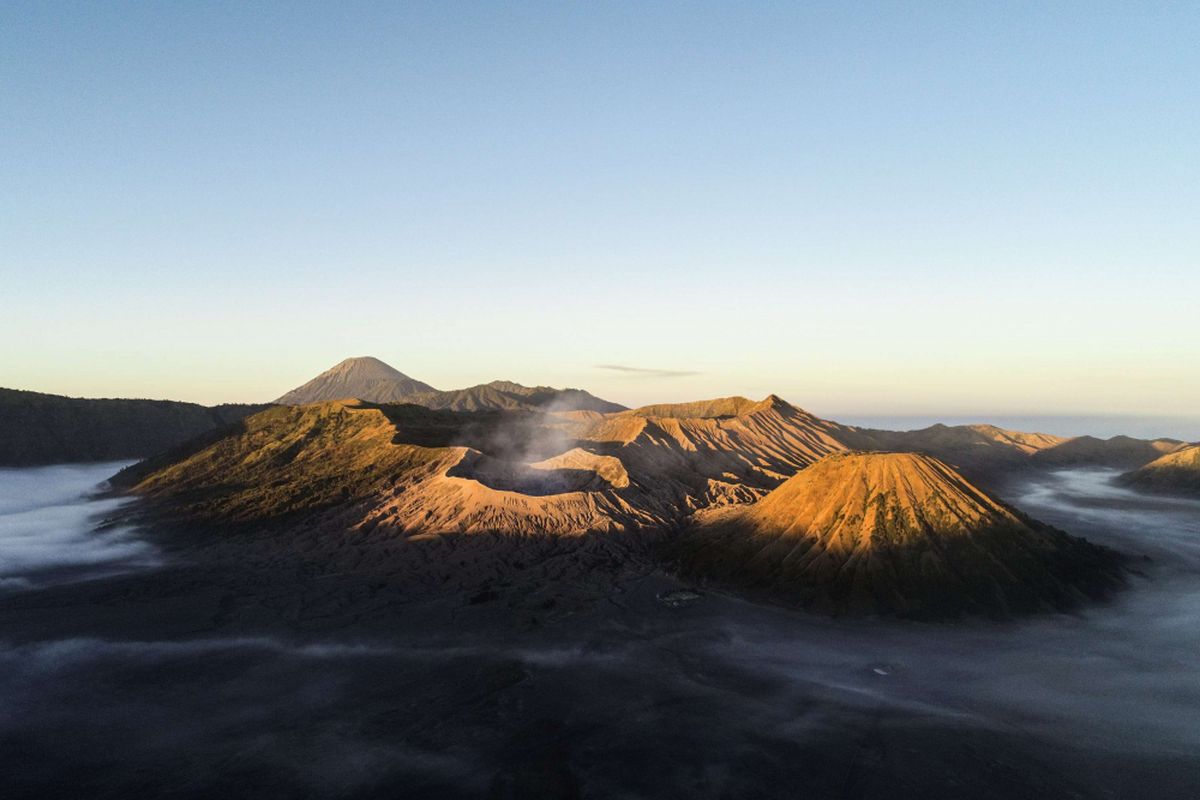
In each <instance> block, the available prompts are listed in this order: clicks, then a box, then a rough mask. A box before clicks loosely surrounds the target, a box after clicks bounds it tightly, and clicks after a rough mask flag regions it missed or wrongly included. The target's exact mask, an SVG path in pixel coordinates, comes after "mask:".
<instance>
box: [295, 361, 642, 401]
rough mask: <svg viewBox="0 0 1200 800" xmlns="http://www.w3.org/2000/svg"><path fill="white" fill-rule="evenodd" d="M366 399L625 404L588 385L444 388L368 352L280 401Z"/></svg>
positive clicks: (500, 384) (505, 384) (504, 384)
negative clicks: (593, 391) (585, 388)
mask: <svg viewBox="0 0 1200 800" xmlns="http://www.w3.org/2000/svg"><path fill="white" fill-rule="evenodd" d="M349 399H357V400H366V401H367V402H370V403H413V404H415V405H419V406H425V407H427V408H438V409H446V410H448V411H489V410H490V411H498V410H499V411H544V410H555V411H599V412H601V413H608V412H611V411H622V410H624V408H625V406H622V405H619V404H617V403H610V402H608V401H607V400H601V399H600V398H599V397H596V396H594V395H592V394H589V393H588V392H585V391H583V390H582V389H554V388H551V387H549V386H532V387H531V386H522V385H521V384H519V383H513V382H512V381H492V382H491V383H483V384H480V385H478V386H471V387H468V388H466V389H453V390H450V391H440V390H438V389H435V388H433V387H432V386H430V385H429V384H427V383H424V382H422V381H419V380H416V379H414V378H410V377H408V376H407V375H405V374H404V373H403V372H400V371H399V370H397V369H395V368H393V367H391V366H389V365H387V364H385V363H384V362H382V361H380V360H379V359H377V358H372V357H370V356H363V357H358V358H347V359H346V360H345V361H343V362H341V363H340V364H337V365H335V366H333V367H330V368H329V369H327V370H325V371H324V372H322V373H321V374H320V375H318V376H317V377H315V378H313V379H312V380H311V381H309V382H308V383H305V384H304V385H303V386H298V387H297V388H295V389H293V390H292V391H290V392H288V393H287V394H285V395H283V397H280V398H279V399H278V400H276V401H275V402H276V403H279V404H281V405H292V406H298V405H306V404H308V403H320V402H324V401H326V400H349Z"/></svg>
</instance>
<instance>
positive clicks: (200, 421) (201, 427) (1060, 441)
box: [0, 357, 1190, 494]
mask: <svg viewBox="0 0 1200 800" xmlns="http://www.w3.org/2000/svg"><path fill="white" fill-rule="evenodd" d="M345 400H360V401H366V402H367V403H374V404H379V405H393V404H411V405H416V406H424V407H426V408H430V409H435V410H439V411H447V412H467V413H475V414H486V413H498V412H526V413H531V412H532V413H554V414H558V415H560V416H562V415H566V417H571V415H575V416H574V417H572V424H576V423H578V422H580V420H586V421H587V422H588V424H590V425H592V426H593V427H594V428H595V431H598V432H600V433H596V435H602V436H610V437H613V439H614V440H618V441H633V440H636V439H638V437H645V438H648V439H650V440H655V441H659V440H661V441H664V442H675V444H676V448H675V449H674V450H672V451H671V452H670V454H669V455H667V454H666V453H665V452H664V451H662V450H661V448H656V449H655V450H654V451H653V452H655V453H657V454H658V455H657V456H656V457H657V458H660V459H667V461H668V462H672V463H674V462H679V461H689V460H690V461H691V463H692V465H693V466H696V465H699V464H701V462H704V461H705V459H704V458H701V457H700V455H698V454H700V453H704V452H706V451H710V450H711V451H713V452H714V453H715V454H714V455H712V456H711V457H710V458H709V461H708V462H707V463H709V464H715V463H720V464H722V465H723V466H722V467H721V469H719V470H718V469H713V468H710V467H709V466H705V467H704V468H703V469H700V470H699V472H700V474H703V475H704V476H705V477H704V480H705V481H711V483H706V484H705V491H707V492H717V493H720V492H723V491H727V489H725V488H722V487H723V486H724V483H725V481H726V478H725V477H723V476H724V475H725V474H726V473H727V474H730V475H735V476H737V480H736V481H735V485H736V486H737V488H736V489H729V490H728V491H732V492H733V493H734V494H739V493H744V492H745V491H746V487H747V486H751V487H758V488H770V487H771V486H773V485H774V483H773V482H777V481H778V480H781V479H782V478H785V477H787V476H789V475H791V474H793V473H794V472H795V471H796V470H798V469H800V468H802V467H804V466H806V465H807V464H808V463H811V462H812V461H813V460H815V459H816V458H819V457H820V456H822V455H825V454H826V453H829V452H837V451H843V450H874V451H886V452H917V453H924V454H927V455H930V456H933V457H935V458H938V459H940V460H942V461H944V462H946V463H947V464H950V465H953V466H954V468H955V469H958V470H960V471H961V472H962V473H963V474H964V475H965V476H967V477H968V478H969V479H971V480H973V481H976V482H978V483H980V484H981V485H985V486H994V485H998V484H1000V483H1001V482H1003V481H1004V480H1006V479H1007V478H1008V477H1009V476H1011V475H1013V474H1014V473H1015V472H1020V471H1024V470H1030V469H1038V468H1062V467H1106V468H1115V469H1121V470H1126V471H1128V470H1137V469H1139V468H1141V467H1144V466H1146V465H1148V464H1149V463H1150V462H1152V461H1154V460H1155V459H1158V458H1160V457H1162V456H1167V455H1170V454H1172V453H1175V452H1177V451H1179V450H1181V449H1183V448H1186V447H1187V446H1188V445H1187V444H1186V443H1185V442H1180V441H1177V440H1173V439H1154V440H1144V439H1134V438H1131V437H1127V436H1114V437H1112V438H1110V439H1097V438H1094V437H1091V436H1079V437H1070V438H1069V437H1061V436H1051V435H1048V434H1041V433H1025V432H1021V431H1013V430H1007V429H1004V428H999V427H996V426H993V425H955V426H949V425H940V424H939V425H931V426H929V427H927V428H923V429H920V430H913V431H888V430H875V429H870V428H861V427H855V426H851V425H843V424H840V423H837V422H833V421H830V420H823V419H820V418H818V417H815V416H813V415H812V414H809V413H808V412H805V411H802V410H800V409H797V408H795V407H794V406H791V405H790V404H788V403H786V402H785V401H783V400H781V399H780V398H778V397H776V396H774V395H772V396H770V397H768V398H766V399H764V400H762V401H757V402H756V401H751V400H747V399H745V398H737V397H733V398H720V399H716V400H706V401H699V402H694V403H676V404H665V405H652V406H645V407H643V408H639V409H634V410H628V409H626V408H625V407H624V406H621V405H619V404H617V403H612V402H609V401H607V400H604V399H601V398H599V397H596V396H595V395H592V394H590V393H588V392H586V391H584V390H582V389H555V388H552V387H548V386H535V387H528V386H522V385H521V384H518V383H513V382H510V381H493V382H491V383H486V384H480V385H478V386H472V387H469V388H466V389H456V390H448V391H443V390H439V389H436V388H434V387H432V386H430V385H429V384H428V383H425V382H423V381H420V380H417V379H415V378H412V377H409V376H408V375H406V374H404V373H403V372H400V371H399V370H397V369H395V368H394V367H392V366H390V365H388V364H386V363H384V362H383V361H380V360H379V359H377V358H372V357H359V358H349V359H346V360H345V361H342V362H341V363H339V364H337V365H336V366H334V367H332V368H330V369H328V370H326V371H325V372H323V373H321V374H320V375H318V376H316V377H315V378H313V379H312V380H310V381H308V382H306V383H305V384H303V385H301V386H299V387H297V388H295V389H293V390H292V391H290V392H288V393H286V394H284V395H283V396H282V397H280V398H279V399H278V400H277V401H276V402H277V404H280V405H289V406H291V405H308V404H314V403H327V402H331V401H345ZM266 407H267V406H266V405H264V404H259V405H223V406H214V407H205V406H199V405H196V404H193V403H179V402H173V401H162V400H88V399H79V398H67V397H59V396H55V395H45V394H38V393H35V392H21V391H15V390H0V465H10V466H12V465H29V464H46V463H55V462H68V461H95V460H109V459H119V458H140V457H145V456H150V455H154V454H156V453H160V452H162V451H164V450H166V449H169V448H172V447H175V446H177V445H180V444H182V443H184V442H186V441H188V440H189V439H191V438H192V437H195V436H197V435H199V434H202V433H205V432H208V431H212V430H214V429H216V428H219V427H221V426H224V425H229V424H231V423H234V422H237V421H239V420H240V419H242V418H243V417H245V416H246V415H248V414H251V413H255V412H257V411H261V410H262V409H264V408H266ZM767 412H771V413H767ZM388 413H390V414H393V415H394V414H395V412H388ZM589 415H590V416H589ZM566 417H564V419H565V418H566ZM772 426H774V427H772ZM730 445H736V446H735V447H731V446H730ZM547 455H548V456H552V455H555V454H554V453H549V454H547ZM747 459H748V461H747ZM664 463H666V462H664ZM1159 474H1160V475H1166V474H1171V475H1175V476H1178V475H1179V474H1180V471H1179V470H1178V469H1172V470H1169V471H1163V472H1160V473H1159ZM763 476H767V479H766V480H763ZM693 478H695V476H693ZM693 478H689V479H688V480H687V481H684V482H685V483H688V481H690V480H692V479H693ZM667 483H668V484H670V483H671V481H670V480H668V481H667ZM1155 484H1158V485H1162V486H1164V487H1165V488H1164V489H1163V490H1164V491H1169V490H1172V487H1179V488H1176V489H1174V490H1176V491H1183V490H1186V487H1187V486H1189V485H1190V484H1189V483H1188V482H1187V481H1186V480H1182V479H1179V478H1178V477H1176V478H1173V479H1171V480H1170V481H1165V480H1162V479H1149V478H1148V479H1146V480H1133V479H1131V480H1130V485H1131V486H1134V487H1137V488H1143V487H1145V488H1149V487H1151V486H1152V485H1155ZM677 488H678V487H677ZM695 491H696V489H695V487H694V486H691V488H688V489H687V490H686V492H687V493H694V492H695Z"/></svg>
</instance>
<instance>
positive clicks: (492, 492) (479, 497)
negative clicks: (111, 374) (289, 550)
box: [120, 397, 843, 535]
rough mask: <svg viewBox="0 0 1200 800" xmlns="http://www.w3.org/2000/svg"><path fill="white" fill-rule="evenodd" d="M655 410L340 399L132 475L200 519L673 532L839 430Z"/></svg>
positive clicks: (720, 413) (250, 427) (763, 407)
mask: <svg viewBox="0 0 1200 800" xmlns="http://www.w3.org/2000/svg"><path fill="white" fill-rule="evenodd" d="M661 410H662V409H656V413H654V414H649V413H646V412H645V411H637V412H624V413H619V414H609V415H603V414H598V413H593V412H570V413H565V414H558V413H554V414H544V413H533V412H498V411H493V412H480V413H458V412H449V411H436V410H432V409H427V408H423V407H420V406H416V405H386V404H383V405H381V404H370V403H361V402H358V401H336V402H329V403H319V404H313V405H309V406H281V407H276V408H273V409H271V410H270V411H268V412H265V413H262V414H258V415H256V416H253V417H250V418H248V419H247V420H245V421H244V423H243V424H242V425H241V426H239V427H238V428H237V429H235V430H230V431H226V432H224V433H223V434H222V435H221V436H220V437H217V438H215V439H211V440H207V441H200V442H196V443H193V444H191V445H189V446H188V447H187V448H185V449H184V450H178V451H175V452H173V453H171V454H168V455H167V456H164V457H162V458H158V459H154V460H152V461H149V462H146V463H144V464H141V465H138V466H137V467H135V468H133V469H131V470H129V471H127V472H126V473H124V474H123V475H122V476H121V477H120V483H121V485H123V486H126V487H129V488H131V489H132V490H133V491H134V492H135V493H139V494H142V495H144V496H147V497H149V498H152V499H154V500H157V501H159V503H158V505H159V506H160V507H162V508H168V509H174V510H175V511H178V512H182V513H184V514H186V515H188V516H195V517H204V518H211V519H221V520H240V521H246V522H259V523H270V522H273V521H278V520H285V521H286V520H290V519H296V518H298V517H301V516H305V515H313V514H316V513H320V514H322V515H323V517H325V518H332V517H335V516H336V517H337V519H338V520H339V524H341V525H342V526H344V527H354V528H360V529H369V530H377V529H378V530H381V531H386V530H394V531H401V532H404V533H406V534H410V535H412V534H419V533H445V532H484V531H487V532H512V533H553V534H576V533H584V532H594V531H614V530H631V529H640V528H647V527H652V528H658V529H664V528H667V527H670V526H672V525H675V524H677V523H678V522H680V521H681V520H682V519H684V518H685V517H687V516H688V515H689V514H691V513H692V512H693V511H694V510H696V509H698V508H705V507H708V506H711V505H723V504H731V503H744V502H750V501H753V500H756V499H757V498H759V497H761V496H762V495H764V494H765V493H766V492H767V491H769V490H770V489H772V488H774V487H775V486H777V485H778V484H779V483H780V482H782V481H783V480H784V479H786V478H787V477H788V476H789V475H791V474H793V473H794V472H795V471H796V470H797V469H800V468H801V467H803V466H805V465H807V464H809V463H811V462H812V461H814V460H816V459H817V458H819V457H820V456H822V455H824V454H825V453H828V452H832V451H835V450H839V449H843V448H842V446H841V445H840V444H839V443H838V442H837V441H836V440H835V439H834V438H833V435H832V431H834V430H835V429H836V426H834V425H833V424H832V423H825V422H824V421H822V420H818V419H817V418H815V417H813V416H812V415H810V414H807V413H806V412H803V411H800V410H799V409H796V408H794V407H792V406H789V405H788V404H786V403H784V402H783V401H781V400H779V399H778V398H775V397H769V398H767V399H766V400H763V401H761V402H757V403H756V402H752V401H749V400H736V401H719V402H718V403H717V404H716V405H711V404H710V405H704V406H702V407H701V406H697V407H696V408H691V409H677V410H686V411H687V413H700V414H706V413H712V414H715V416H679V415H675V416H671V415H669V414H667V415H661V414H659V413H658V412H659V411H661Z"/></svg>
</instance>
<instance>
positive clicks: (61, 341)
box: [0, 2, 1200, 417]
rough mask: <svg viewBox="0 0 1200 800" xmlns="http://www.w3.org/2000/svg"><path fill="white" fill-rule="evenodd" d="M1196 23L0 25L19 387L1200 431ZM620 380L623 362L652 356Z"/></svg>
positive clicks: (813, 10) (883, 14)
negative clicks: (473, 394)
mask: <svg viewBox="0 0 1200 800" xmlns="http://www.w3.org/2000/svg"><path fill="white" fill-rule="evenodd" d="M1197 42H1200V6H1197V5H1196V4H1190V3H1173V4H1170V5H1156V4H1151V3H1116V4H1105V3H1095V2H1088V3H1080V4H1069V3H1056V4H1045V3H1029V4H1023V3H1012V2H1004V3H995V4H989V3H944V4H940V3H939V4H916V3H913V4H902V3H881V4H874V3H871V4H866V3H857V4H853V3H851V4H847V3H810V4H799V3H796V4H793V3H787V4H743V3H732V2H731V3H722V4H709V3H687V4H681V5H674V4H652V5H648V4H644V3H629V4H620V3H588V4H584V3H580V4H567V3H551V4H546V5H540V4H539V5H532V4H499V3H489V4H479V5H476V4H455V3H429V4H407V5H404V6H402V7H401V6H400V5H399V4H393V3H381V4H378V5H361V4H348V3H336V4H333V3H330V4H325V5H302V4H299V3H287V4H261V3H240V2H238V3H227V4H225V3H165V2H164V3H134V4H118V3H94V4H91V3H72V4H55V3H47V2H37V3H32V4H23V3H18V2H6V3H4V4H2V5H0V148H2V152H3V156H2V157H0V189H2V191H0V277H2V283H0V337H2V340H3V342H4V343H5V344H4V347H3V348H0V385H2V386H9V387H15V388H24V389H36V390H39V391H48V392H55V393H63V394H71V395H81V396H149V397H168V398H176V399H187V400H196V401H202V402H215V401H230V400H246V401H252V400H266V399H271V398H273V397H276V396H278V395H280V394H282V393H283V392H284V391H285V390H287V389H290V388H292V387H293V386H295V385H297V384H299V383H301V382H303V381H304V380H306V379H308V378H309V377H311V376H312V375H314V374H316V373H317V372H319V371H320V370H322V369H325V368H326V367H328V366H330V365H332V364H333V363H335V362H337V361H339V360H341V359H342V358H344V357H346V356H350V355H366V354H370V355H375V356H378V357H380V358H382V359H384V360H385V361H388V362H389V363H391V364H393V365H394V366H396V367H397V368H399V369H401V370H403V371H405V372H407V373H409V374H411V375H413V376H414V377H418V378H420V379H422V380H425V381H427V382H429V383H432V384H433V385H435V386H438V387H442V388H453V387H458V386H463V385H468V384H472V383H478V382H481V381H485V380H490V379H493V378H507V379H512V380H517V381H521V382H523V383H549V384H553V385H571V386H583V387H585V388H588V389H591V390H592V391H594V392H596V393H597V394H600V395H603V396H606V397H609V398H611V399H614V400H618V401H621V402H625V403H629V404H638V403H643V402H648V401H652V400H660V401H669V400H684V399H695V398H700V397H706V396H716V395H728V394H745V395H749V396H755V397H757V396H762V395H765V394H766V393H768V392H771V391H774V392H776V393H779V394H781V395H783V396H785V397H787V398H789V399H791V400H793V401H794V402H797V403H799V404H801V405H804V406H806V407H809V408H811V409H813V410H815V411H819V412H822V413H825V414H827V415H831V416H837V415H839V414H840V415H852V414H868V413H869V414H880V415H882V414H955V415H978V416H980V417H984V416H986V415H988V414H1017V413H1037V414H1068V413H1096V414H1154V415H1176V416H1178V415H1194V414H1198V413H1200V47H1198V46H1197ZM598 365H610V366H620V367H636V368H642V369H645V370H649V371H648V372H636V371H628V370H617V369H609V368H602V367H600V366H598Z"/></svg>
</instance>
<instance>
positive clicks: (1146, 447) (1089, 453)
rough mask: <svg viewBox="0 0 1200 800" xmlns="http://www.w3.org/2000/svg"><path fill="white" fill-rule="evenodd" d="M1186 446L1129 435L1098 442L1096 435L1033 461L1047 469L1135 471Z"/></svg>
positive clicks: (1068, 442) (1036, 456) (1050, 450)
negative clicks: (1070, 468) (1087, 468)
mask: <svg viewBox="0 0 1200 800" xmlns="http://www.w3.org/2000/svg"><path fill="white" fill-rule="evenodd" d="M1185 446H1186V445H1185V444H1184V442H1181V441H1179V440H1178V439H1153V440H1146V439H1134V438H1132V437H1130V436H1114V437H1112V438H1111V439H1097V438H1096V437H1094V436H1076V437H1075V438H1073V439H1067V440H1065V441H1063V442H1062V443H1060V444H1057V445H1055V446H1054V447H1048V448H1046V449H1044V450H1041V451H1040V452H1038V453H1036V454H1034V457H1033V458H1034V461H1035V462H1036V463H1037V464H1038V465H1039V466H1044V467H1112V468H1116V469H1133V468H1135V467H1140V466H1142V465H1144V464H1149V463H1150V462H1151V461H1153V460H1154V459H1156V458H1158V457H1159V456H1162V455H1165V454H1167V453H1173V452H1175V451H1176V450H1179V449H1180V448H1182V447H1185Z"/></svg>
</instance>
